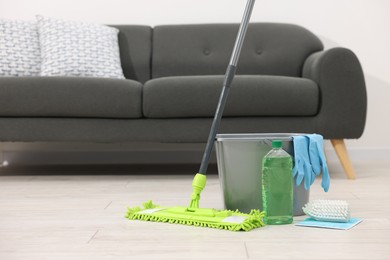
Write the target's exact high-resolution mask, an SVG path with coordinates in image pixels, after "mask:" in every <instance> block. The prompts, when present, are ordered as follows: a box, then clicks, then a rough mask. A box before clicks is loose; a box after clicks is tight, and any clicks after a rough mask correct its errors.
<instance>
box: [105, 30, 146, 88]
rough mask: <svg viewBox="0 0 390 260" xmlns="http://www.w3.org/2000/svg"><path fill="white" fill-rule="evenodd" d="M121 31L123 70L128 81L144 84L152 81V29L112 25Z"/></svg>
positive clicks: (119, 36) (120, 44)
mask: <svg viewBox="0 0 390 260" xmlns="http://www.w3.org/2000/svg"><path fill="white" fill-rule="evenodd" d="M111 26H112V27H115V28H118V29H119V34H118V41H119V49H120V58H121V63H122V69H123V73H124V75H125V77H126V78H127V79H133V80H136V81H139V82H142V83H144V82H145V81H147V80H149V79H150V67H151V65H150V59H151V53H152V28H151V27H149V26H140V25H111Z"/></svg>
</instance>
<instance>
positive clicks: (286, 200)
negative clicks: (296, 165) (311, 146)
mask: <svg viewBox="0 0 390 260" xmlns="http://www.w3.org/2000/svg"><path fill="white" fill-rule="evenodd" d="M262 200H263V210H264V211H265V218H264V221H265V223H266V224H268V225H280V224H290V223H292V221H293V178H292V158H291V156H290V155H289V154H288V153H287V152H286V151H284V150H283V149H282V142H281V141H279V140H274V141H272V150H271V151H270V152H269V153H268V154H267V155H266V156H264V158H263V161H262Z"/></svg>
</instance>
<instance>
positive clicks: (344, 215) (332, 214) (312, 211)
mask: <svg viewBox="0 0 390 260" xmlns="http://www.w3.org/2000/svg"><path fill="white" fill-rule="evenodd" d="M302 209H303V212H305V214H306V215H308V216H310V217H312V218H314V219H316V220H319V221H331V222H348V221H349V219H350V211H349V206H348V203H347V202H346V201H343V200H315V201H313V202H309V203H308V204H306V205H305V206H304V207H303V208H302Z"/></svg>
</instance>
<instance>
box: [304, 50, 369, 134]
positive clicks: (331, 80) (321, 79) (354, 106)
mask: <svg viewBox="0 0 390 260" xmlns="http://www.w3.org/2000/svg"><path fill="white" fill-rule="evenodd" d="M302 76H303V77H304V78H309V79H312V80H314V81H315V82H316V83H317V84H318V86H319V89H320V107H319V110H318V111H319V112H318V116H317V119H316V129H317V132H318V133H321V134H322V135H324V137H325V138H327V139H336V138H359V137H360V136H361V135H362V134H363V131H364V126H365V122H366V112H367V93H366V85H365V82H364V75H363V71H362V67H361V65H360V62H359V60H358V59H357V57H356V55H355V54H354V53H353V52H352V51H350V50H348V49H345V48H332V49H329V50H325V51H321V52H316V53H313V54H312V55H310V56H309V57H308V58H307V59H306V61H305V63H304V67H303V75H302Z"/></svg>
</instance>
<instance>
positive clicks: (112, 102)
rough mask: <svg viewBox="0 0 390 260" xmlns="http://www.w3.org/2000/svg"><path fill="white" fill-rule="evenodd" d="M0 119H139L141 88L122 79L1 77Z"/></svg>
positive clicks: (138, 84)
mask: <svg viewBox="0 0 390 260" xmlns="http://www.w3.org/2000/svg"><path fill="white" fill-rule="evenodd" d="M1 81H2V83H1V85H0V104H1V106H0V116H8V117H89V118H139V117H141V116H142V112H141V93H142V84H141V83H139V82H137V81H133V80H126V79H107V78H80V77H19V78H15V77H3V78H2V79H1Z"/></svg>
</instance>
